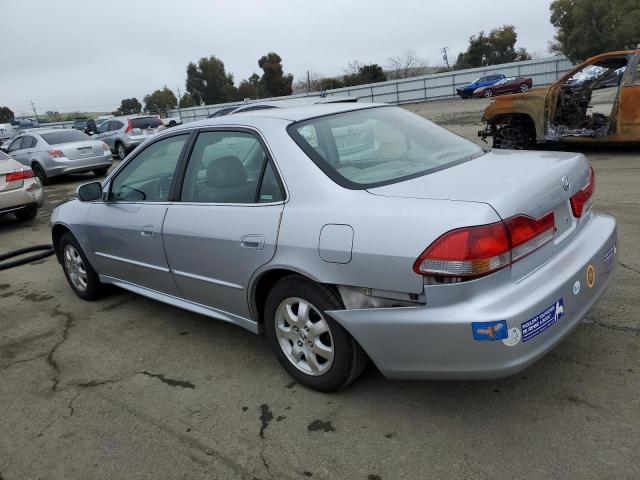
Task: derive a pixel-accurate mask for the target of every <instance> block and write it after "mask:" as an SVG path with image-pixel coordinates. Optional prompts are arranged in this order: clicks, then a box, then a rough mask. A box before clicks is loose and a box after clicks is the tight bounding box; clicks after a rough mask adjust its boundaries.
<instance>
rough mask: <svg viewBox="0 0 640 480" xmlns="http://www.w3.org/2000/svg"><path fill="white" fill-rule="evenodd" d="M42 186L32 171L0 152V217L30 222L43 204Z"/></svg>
mask: <svg viewBox="0 0 640 480" xmlns="http://www.w3.org/2000/svg"><path fill="white" fill-rule="evenodd" d="M43 198H44V197H43V194H42V186H41V185H40V183H39V182H38V179H37V178H36V176H35V174H34V173H33V170H31V169H30V168H29V167H25V166H24V165H22V164H21V163H19V162H16V161H15V160H13V159H12V158H11V157H9V156H8V155H6V154H5V153H4V152H0V215H4V214H5V213H13V214H14V215H15V216H16V217H18V219H19V220H31V219H32V218H35V217H36V215H37V214H38V208H40V207H41V206H42V202H43Z"/></svg>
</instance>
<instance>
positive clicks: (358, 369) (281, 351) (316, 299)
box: [264, 276, 367, 392]
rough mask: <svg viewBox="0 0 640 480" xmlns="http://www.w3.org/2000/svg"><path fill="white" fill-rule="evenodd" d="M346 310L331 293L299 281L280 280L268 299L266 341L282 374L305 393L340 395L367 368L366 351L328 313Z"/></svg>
mask: <svg viewBox="0 0 640 480" xmlns="http://www.w3.org/2000/svg"><path fill="white" fill-rule="evenodd" d="M342 308H344V307H343V306H342V302H341V301H340V299H339V297H338V296H337V295H336V294H335V293H334V292H333V291H332V290H330V289H329V288H327V287H326V286H324V285H319V284H316V283H313V282H311V281H309V280H307V279H305V278H303V277H299V276H290V277H286V278H284V279H282V280H280V281H279V282H278V283H276V285H275V286H274V287H273V288H272V289H271V291H270V292H269V295H268V296H267V301H266V305H265V314H264V321H265V327H266V334H267V339H268V341H269V343H270V345H271V348H272V350H273V352H274V353H275V355H276V357H277V358H278V361H279V362H280V364H281V365H282V366H283V367H284V369H285V370H286V371H287V372H288V373H289V375H291V376H292V377H293V378H294V379H295V380H297V381H298V382H299V383H301V384H303V385H305V386H306V387H309V388H312V389H314V390H318V391H321V392H332V391H336V390H339V389H341V388H344V387H346V386H347V385H349V384H350V383H351V382H353V381H354V380H355V379H356V378H358V376H359V375H360V374H361V373H362V372H363V371H364V368H365V367H366V364H367V356H366V354H365V352H364V350H362V348H361V347H360V345H358V343H357V342H356V341H355V339H354V338H353V337H351V335H349V333H348V332H347V331H346V330H345V329H344V328H342V327H341V326H340V325H339V324H338V323H337V322H336V321H334V320H333V319H332V318H331V317H329V316H328V315H327V314H326V313H325V312H326V311H327V310H340V309H342Z"/></svg>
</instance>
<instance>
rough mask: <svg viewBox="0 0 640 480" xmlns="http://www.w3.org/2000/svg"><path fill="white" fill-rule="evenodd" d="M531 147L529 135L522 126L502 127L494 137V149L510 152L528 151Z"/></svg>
mask: <svg viewBox="0 0 640 480" xmlns="http://www.w3.org/2000/svg"><path fill="white" fill-rule="evenodd" d="M528 147H529V134H528V132H527V131H526V130H525V129H524V127H523V126H522V125H518V124H513V125H502V126H499V127H498V128H497V129H496V132H495V134H494V135H493V148H504V149H508V150H526V149H527V148H528Z"/></svg>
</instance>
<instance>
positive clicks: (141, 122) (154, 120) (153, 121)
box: [131, 117, 162, 128]
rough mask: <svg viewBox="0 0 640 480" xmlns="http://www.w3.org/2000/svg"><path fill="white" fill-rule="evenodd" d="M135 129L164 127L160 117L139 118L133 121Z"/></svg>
mask: <svg viewBox="0 0 640 480" xmlns="http://www.w3.org/2000/svg"><path fill="white" fill-rule="evenodd" d="M131 124H132V125H133V128H157V127H159V126H160V125H162V121H161V120H160V119H159V118H158V117H137V118H132V119H131Z"/></svg>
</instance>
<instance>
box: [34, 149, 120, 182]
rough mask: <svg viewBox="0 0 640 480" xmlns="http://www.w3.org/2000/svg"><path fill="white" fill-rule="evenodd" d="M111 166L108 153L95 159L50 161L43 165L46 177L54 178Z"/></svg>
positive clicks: (111, 162)
mask: <svg viewBox="0 0 640 480" xmlns="http://www.w3.org/2000/svg"><path fill="white" fill-rule="evenodd" d="M112 164H113V158H112V155H111V152H110V151H107V152H105V153H104V154H103V155H99V156H96V157H87V158H79V159H75V160H70V159H68V158H66V157H65V158H55V159H50V160H49V161H48V162H47V163H46V164H45V165H43V167H44V169H45V171H46V172H47V175H48V176H50V177H56V176H58V175H65V174H67V173H80V172H89V171H91V170H94V169H98V168H107V167H110V166H111V165H112Z"/></svg>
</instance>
